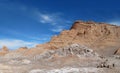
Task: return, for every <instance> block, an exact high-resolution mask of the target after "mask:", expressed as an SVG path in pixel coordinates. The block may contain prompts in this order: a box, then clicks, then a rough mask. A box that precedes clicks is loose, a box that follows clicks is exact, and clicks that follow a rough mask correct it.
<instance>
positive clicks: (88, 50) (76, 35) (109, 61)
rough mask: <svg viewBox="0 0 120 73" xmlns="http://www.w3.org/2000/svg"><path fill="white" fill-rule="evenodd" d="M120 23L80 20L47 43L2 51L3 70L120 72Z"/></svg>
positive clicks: (0, 64)
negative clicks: (118, 24) (111, 23)
mask: <svg viewBox="0 0 120 73" xmlns="http://www.w3.org/2000/svg"><path fill="white" fill-rule="evenodd" d="M119 31H120V26H115V25H110V24H106V23H96V22H91V21H90V22H83V21H76V22H75V23H74V24H73V25H72V27H71V28H70V29H69V30H64V31H62V32H61V33H60V34H59V35H55V36H53V37H52V38H51V40H50V41H49V42H47V43H44V44H38V45H36V47H34V48H27V47H21V48H19V49H16V50H12V51H10V50H8V48H7V47H6V46H4V47H3V48H2V49H1V51H0V72H2V73H120V49H119V48H120V45H119V43H120V40H119V39H120V32H119Z"/></svg>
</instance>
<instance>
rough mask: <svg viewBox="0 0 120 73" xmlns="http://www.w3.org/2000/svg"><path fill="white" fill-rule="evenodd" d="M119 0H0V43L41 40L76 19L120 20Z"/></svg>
mask: <svg viewBox="0 0 120 73" xmlns="http://www.w3.org/2000/svg"><path fill="white" fill-rule="evenodd" d="M119 3H120V1H119V0H0V47H2V46H3V45H6V46H8V47H9V48H10V49H16V48H18V47H23V46H28V47H33V46H35V45H36V44H39V43H44V42H47V41H49V40H50V38H51V36H53V35H57V34H59V32H60V31H62V30H64V29H65V30H67V29H69V28H70V27H71V25H72V24H73V22H74V21H75V20H84V21H88V20H89V21H91V20H92V21H96V22H106V23H111V24H116V25H119V24H120V4H119Z"/></svg>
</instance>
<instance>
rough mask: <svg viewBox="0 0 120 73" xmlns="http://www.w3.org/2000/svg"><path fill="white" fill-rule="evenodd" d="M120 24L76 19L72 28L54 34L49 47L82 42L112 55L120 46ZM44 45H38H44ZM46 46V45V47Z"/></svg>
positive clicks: (102, 52) (54, 47)
mask: <svg viewBox="0 0 120 73" xmlns="http://www.w3.org/2000/svg"><path fill="white" fill-rule="evenodd" d="M119 31H120V26H116V25H110V24H106V23H96V22H83V21H76V22H75V23H74V24H73V25H72V27H71V28H70V30H64V31H62V32H61V33H60V35H58V36H53V37H52V38H51V40H50V42H48V43H46V44H44V45H47V46H48V45H49V47H47V49H52V47H53V49H56V48H59V47H64V46H67V45H70V44H74V43H77V44H81V45H84V46H87V47H90V48H93V49H94V50H96V51H97V52H99V53H100V54H105V55H111V54H114V52H115V51H116V50H117V48H118V47H120V45H119V43H120V40H119V39H120V32H119ZM44 45H41V44H40V45H37V47H41V46H42V47H43V46H44ZM45 48H46V47H45Z"/></svg>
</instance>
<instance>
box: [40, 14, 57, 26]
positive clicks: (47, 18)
mask: <svg viewBox="0 0 120 73" xmlns="http://www.w3.org/2000/svg"><path fill="white" fill-rule="evenodd" d="M56 16H57V15H54V14H42V13H39V19H40V22H41V23H48V24H51V25H55V24H56V22H57V21H58V19H57V17H56Z"/></svg>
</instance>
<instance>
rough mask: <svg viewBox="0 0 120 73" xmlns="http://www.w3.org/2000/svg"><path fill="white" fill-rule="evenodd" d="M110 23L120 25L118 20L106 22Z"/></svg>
mask: <svg viewBox="0 0 120 73" xmlns="http://www.w3.org/2000/svg"><path fill="white" fill-rule="evenodd" d="M108 23H110V24H113V25H120V21H111V22H108Z"/></svg>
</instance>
